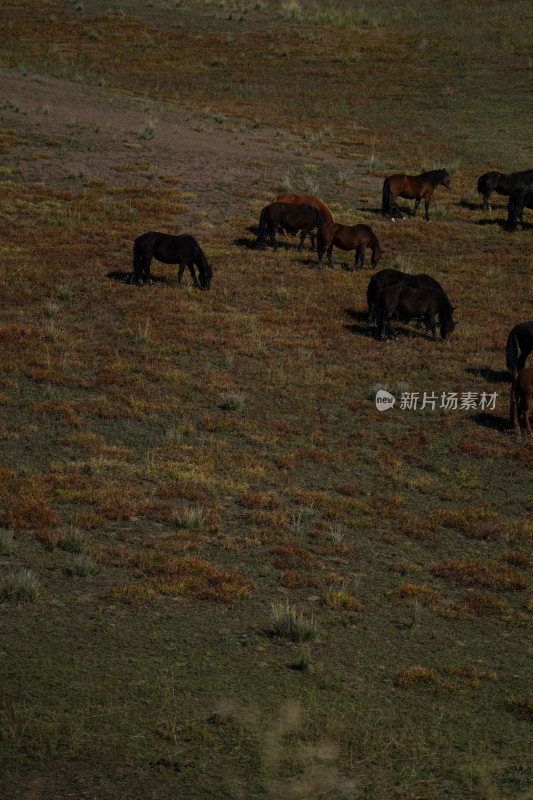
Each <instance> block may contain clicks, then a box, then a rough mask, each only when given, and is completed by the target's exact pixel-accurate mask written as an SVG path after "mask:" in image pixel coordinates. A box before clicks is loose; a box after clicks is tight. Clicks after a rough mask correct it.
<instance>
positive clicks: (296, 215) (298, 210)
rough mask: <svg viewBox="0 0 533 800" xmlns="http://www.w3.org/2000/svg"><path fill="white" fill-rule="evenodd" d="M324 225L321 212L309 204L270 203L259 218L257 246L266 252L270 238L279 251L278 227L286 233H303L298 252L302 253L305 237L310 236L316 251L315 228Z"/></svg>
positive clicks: (312, 246) (312, 247)
mask: <svg viewBox="0 0 533 800" xmlns="http://www.w3.org/2000/svg"><path fill="white" fill-rule="evenodd" d="M323 224H324V218H323V216H322V214H321V213H320V211H319V210H318V209H317V208H315V207H314V206H311V205H309V204H308V203H303V204H301V205H297V206H293V205H291V204H290V203H270V205H268V206H265V208H263V210H262V211H261V215H260V217H259V230H258V233H257V241H256V243H255V246H256V248H257V249H258V250H266V238H267V235H269V236H270V242H271V244H272V247H273V248H274V250H277V249H278V244H277V242H276V230H277V228H278V225H279V226H280V227H282V228H283V230H284V231H288V232H289V233H296V231H302V235H301V238H300V244H299V245H298V251H299V252H301V250H302V247H303V243H304V240H305V237H306V236H307V234H309V238H310V239H311V249H312V250H314V249H315V235H314V233H313V231H314V229H315V228H319V227H320V226H321V225H323Z"/></svg>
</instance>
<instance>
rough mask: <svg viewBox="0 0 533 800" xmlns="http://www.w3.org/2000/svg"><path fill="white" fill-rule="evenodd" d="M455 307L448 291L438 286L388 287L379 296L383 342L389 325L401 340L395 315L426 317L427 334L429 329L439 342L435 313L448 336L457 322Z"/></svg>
mask: <svg viewBox="0 0 533 800" xmlns="http://www.w3.org/2000/svg"><path fill="white" fill-rule="evenodd" d="M453 311H454V308H453V306H452V304H451V303H450V301H449V300H448V298H447V296H446V295H445V294H444V292H441V291H438V290H437V289H427V288H423V289H413V288H411V287H410V286H401V285H400V284H396V285H393V286H386V287H385V289H383V291H382V292H381V293H380V295H379V297H378V335H379V338H380V339H381V340H382V341H385V339H386V338H387V337H386V335H385V332H386V329H387V328H388V329H389V330H390V332H391V334H392V336H393V337H394V338H395V339H397V338H398V336H397V333H396V331H395V330H394V328H393V327H392V325H391V323H390V321H391V318H392V316H393V314H395V313H397V314H398V315H399V316H401V317H404V318H407V319H413V318H416V319H418V318H419V317H423V318H424V319H425V323H426V336H428V338H429V331H431V333H432V334H433V341H437V334H436V330H435V316H436V314H438V315H439V322H440V335H441V337H442V339H443V340H444V339H446V337H447V336H449V335H450V334H451V333H452V332H453V330H454V328H455V325H456V323H455V322H454V321H453Z"/></svg>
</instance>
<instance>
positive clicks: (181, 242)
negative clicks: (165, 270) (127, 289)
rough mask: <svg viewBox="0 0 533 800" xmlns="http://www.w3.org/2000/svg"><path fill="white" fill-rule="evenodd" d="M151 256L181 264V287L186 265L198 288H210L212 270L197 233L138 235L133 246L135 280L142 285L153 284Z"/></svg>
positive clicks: (179, 275) (150, 233)
mask: <svg viewBox="0 0 533 800" xmlns="http://www.w3.org/2000/svg"><path fill="white" fill-rule="evenodd" d="M152 258H155V259H157V261H161V262H163V264H179V265H180V266H179V271H178V286H180V285H181V278H182V276H183V272H184V270H185V267H188V268H189V272H190V273H191V277H192V279H193V283H194V285H195V286H196V288H197V289H210V288H211V278H212V277H213V269H212V267H211V264H209V263H208V262H207V258H206V257H205V254H204V251H203V250H202V248H201V247H200V245H199V244H198V242H197V241H196V239H195V237H194V236H191V235H190V234H188V233H184V234H181V235H180V236H172V235H171V234H170V233H156V231H148V233H143V234H142V235H141V236H138V237H137V239H135V243H134V245H133V282H134V283H136V284H137V285H138V286H143V284H144V283H145V282H146V283H148V284H150V285H151V284H152V279H151V278H150V264H151V263H152ZM195 264H196V266H197V267H198V277H199V279H200V282H198V280H197V278H196V273H195V271H194V265H195Z"/></svg>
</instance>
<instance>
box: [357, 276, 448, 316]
mask: <svg viewBox="0 0 533 800" xmlns="http://www.w3.org/2000/svg"><path fill="white" fill-rule="evenodd" d="M397 284H401V285H402V286H410V287H411V288H413V289H423V288H427V289H437V290H438V291H440V292H443V293H445V292H444V289H443V288H442V286H441V285H440V283H439V282H438V281H436V280H435V278H432V277H431V275H425V274H424V273H423V272H420V273H419V274H418V275H410V274H409V273H408V272H401V271H400V270H399V269H382V270H380V271H379V272H376V274H375V275H373V276H372V277H371V278H370V283H369V284H368V288H367V290H366V299H367V302H368V324H369V325H372V323H374V322H375V321H376V317H377V313H376V307H377V300H378V296H379V293H380V292H382V291H383V289H384V288H385V287H386V286H392V285H397Z"/></svg>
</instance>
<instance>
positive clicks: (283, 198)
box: [274, 192, 333, 222]
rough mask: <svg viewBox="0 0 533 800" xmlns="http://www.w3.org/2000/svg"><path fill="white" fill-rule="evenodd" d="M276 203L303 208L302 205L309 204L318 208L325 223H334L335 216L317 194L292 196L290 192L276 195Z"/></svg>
mask: <svg viewBox="0 0 533 800" xmlns="http://www.w3.org/2000/svg"><path fill="white" fill-rule="evenodd" d="M274 203H289V204H290V205H291V206H301V205H302V203H307V205H309V206H314V207H315V208H318V210H319V211H320V213H321V214H322V216H323V218H324V222H333V214H332V213H331V211H330V210H329V208H328V207H327V205H326V204H325V203H324V201H323V200H321V199H320V197H317V196H316V194H290V193H289V192H282V193H281V194H278V195H276V197H275V198H274Z"/></svg>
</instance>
